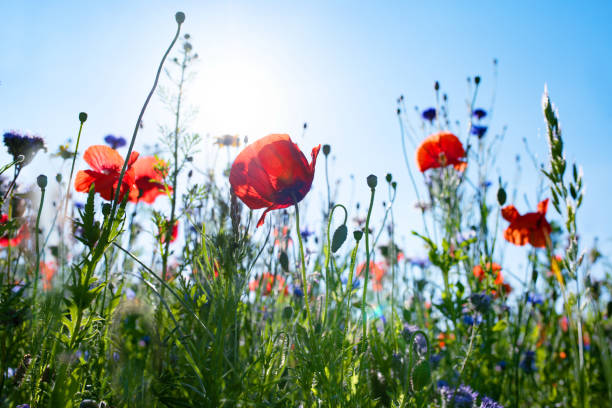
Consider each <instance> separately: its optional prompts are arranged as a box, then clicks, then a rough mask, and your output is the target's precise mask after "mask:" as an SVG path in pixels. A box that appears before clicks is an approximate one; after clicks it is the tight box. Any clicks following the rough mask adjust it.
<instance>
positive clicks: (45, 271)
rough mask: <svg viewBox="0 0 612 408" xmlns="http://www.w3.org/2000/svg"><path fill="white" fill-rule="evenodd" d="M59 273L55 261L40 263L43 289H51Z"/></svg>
mask: <svg viewBox="0 0 612 408" xmlns="http://www.w3.org/2000/svg"><path fill="white" fill-rule="evenodd" d="M56 271H57V264H56V263H55V262H53V261H49V262H43V261H40V273H41V275H42V278H43V289H45V290H49V289H51V280H53V276H54V275H55V272H56Z"/></svg>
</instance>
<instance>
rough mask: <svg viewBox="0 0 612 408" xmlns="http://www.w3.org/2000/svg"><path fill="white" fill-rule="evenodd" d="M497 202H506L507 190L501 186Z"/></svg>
mask: <svg viewBox="0 0 612 408" xmlns="http://www.w3.org/2000/svg"><path fill="white" fill-rule="evenodd" d="M497 202H498V203H499V205H504V204H506V190H504V188H503V187H501V186H500V187H499V190H497Z"/></svg>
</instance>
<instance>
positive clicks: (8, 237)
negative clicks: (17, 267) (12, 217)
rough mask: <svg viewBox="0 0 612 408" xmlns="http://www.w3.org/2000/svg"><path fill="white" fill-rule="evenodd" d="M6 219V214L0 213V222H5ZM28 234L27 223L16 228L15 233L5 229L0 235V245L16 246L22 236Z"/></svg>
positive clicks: (25, 236) (24, 236)
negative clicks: (0, 214)
mask: <svg viewBox="0 0 612 408" xmlns="http://www.w3.org/2000/svg"><path fill="white" fill-rule="evenodd" d="M8 221H9V218H8V214H2V216H0V224H7V223H8ZM28 236H29V231H28V225H27V224H25V223H24V224H22V225H21V227H19V229H18V230H17V234H12V233H11V231H6V233H5V234H4V235H3V236H1V237H0V247H3V248H6V247H9V246H11V247H14V246H17V245H19V243H20V242H21V241H22V240H23V239H24V238H27V237H28Z"/></svg>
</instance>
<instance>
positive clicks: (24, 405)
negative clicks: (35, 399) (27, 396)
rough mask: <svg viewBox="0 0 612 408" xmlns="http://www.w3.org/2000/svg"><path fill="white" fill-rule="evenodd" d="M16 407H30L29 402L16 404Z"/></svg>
mask: <svg viewBox="0 0 612 408" xmlns="http://www.w3.org/2000/svg"><path fill="white" fill-rule="evenodd" d="M17 408H30V404H21V405H17Z"/></svg>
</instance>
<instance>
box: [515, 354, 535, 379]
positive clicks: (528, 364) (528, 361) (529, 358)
mask: <svg viewBox="0 0 612 408" xmlns="http://www.w3.org/2000/svg"><path fill="white" fill-rule="evenodd" d="M519 366H520V367H521V368H522V369H523V371H525V372H526V373H527V374H531V373H533V372H535V371H536V370H537V369H538V368H537V367H536V364H535V352H534V351H531V350H528V351H526V352H525V357H524V358H523V360H522V361H521V363H520V364H519Z"/></svg>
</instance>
